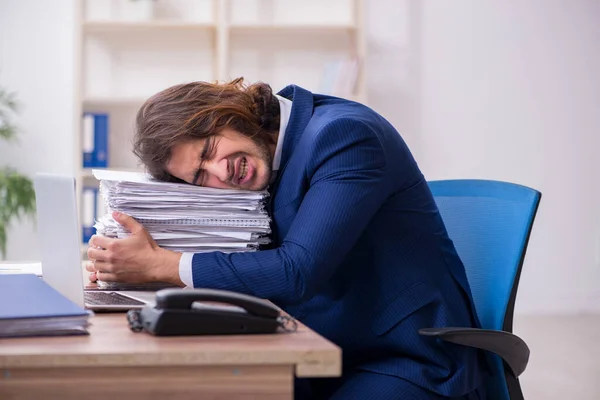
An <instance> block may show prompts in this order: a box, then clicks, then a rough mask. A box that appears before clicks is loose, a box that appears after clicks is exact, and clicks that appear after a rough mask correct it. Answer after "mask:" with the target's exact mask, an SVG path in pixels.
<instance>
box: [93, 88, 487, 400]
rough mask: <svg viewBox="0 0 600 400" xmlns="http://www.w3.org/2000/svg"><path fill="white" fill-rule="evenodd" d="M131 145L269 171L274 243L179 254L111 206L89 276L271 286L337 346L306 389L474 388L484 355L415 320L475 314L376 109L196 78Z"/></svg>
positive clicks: (467, 392) (366, 393) (390, 395)
mask: <svg viewBox="0 0 600 400" xmlns="http://www.w3.org/2000/svg"><path fill="white" fill-rule="evenodd" d="M134 151H135V153H136V155H137V156H138V157H139V158H140V159H141V161H142V162H143V164H145V166H146V168H147V170H148V171H149V172H150V173H151V174H152V175H153V176H154V177H156V178H158V179H161V180H165V181H176V182H182V181H183V182H187V183H189V184H193V185H202V186H210V187H216V188H240V189H251V190H259V189H263V188H266V187H269V190H270V191H271V195H272V199H271V202H270V205H269V208H270V213H271V215H272V218H273V246H272V248H270V249H265V250H261V251H258V252H248V253H233V254H224V253H220V252H214V253H201V254H183V255H182V254H178V253H174V252H170V251H167V250H164V249H161V248H159V247H158V246H157V245H156V243H155V242H154V241H153V240H152V238H151V237H150V236H149V235H148V233H147V232H146V231H145V230H144V228H143V226H141V225H140V224H139V223H137V222H136V221H135V220H133V219H132V218H131V217H129V216H126V215H118V214H115V217H116V218H117V220H118V222H120V223H121V224H122V225H124V226H125V228H127V229H129V230H130V231H131V232H132V235H131V236H130V237H128V238H125V239H108V238H103V237H99V236H94V237H93V238H92V239H91V240H90V248H89V250H88V255H89V257H90V259H91V260H95V262H94V264H89V265H88V271H90V272H91V275H90V279H92V280H95V279H100V280H106V281H127V282H146V281H167V282H172V283H175V284H178V285H182V286H183V285H188V286H194V287H208V288H216V289H226V290H233V291H237V292H241V293H247V294H251V295H254V296H257V297H260V298H266V299H269V300H271V301H273V302H274V303H275V304H277V305H279V306H280V307H282V308H283V309H284V310H285V311H287V312H288V313H289V314H291V315H292V316H294V317H296V318H298V319H299V320H301V321H302V322H303V323H304V324H306V325H307V326H309V327H311V328H312V329H314V330H315V331H317V332H319V333H320V334H321V335H323V336H325V337H327V338H328V339H330V340H332V341H333V342H334V343H336V344H338V345H339V346H340V347H341V348H342V350H343V365H344V370H343V376H342V378H340V379H332V380H328V379H324V380H315V381H312V382H309V381H301V382H299V384H298V388H297V389H298V393H301V394H304V395H306V397H307V398H311V399H313V398H314V399H318V398H332V399H343V400H347V399H367V398H368V399H396V398H398V399H447V398H453V399H454V398H457V399H458V398H460V399H475V398H477V399H479V398H481V397H480V396H481V394H480V393H479V391H478V387H479V386H480V382H481V381H482V372H481V370H482V369H483V368H484V367H483V361H482V359H481V358H480V357H481V355H480V354H478V353H477V352H476V351H475V350H472V349H469V348H466V347H462V346H458V345H452V344H445V343H442V342H438V341H436V340H435V339H431V338H427V337H422V336H419V335H418V333H417V331H418V329H419V328H425V327H441V326H465V327H468V326H479V325H478V321H477V317H476V315H475V312H474V306H473V303H472V299H471V294H470V289H469V286H468V283H467V279H466V275H465V271H464V267H463V265H462V263H461V261H460V259H459V258H458V256H457V254H456V251H455V249H454V247H453V244H452V242H451V240H450V239H449V238H448V236H447V233H446V230H445V227H444V225H443V222H442V220H441V218H440V214H439V213H438V210H437V207H436V205H435V203H434V200H433V198H432V195H431V193H430V191H429V188H428V185H427V182H426V180H425V179H424V177H423V175H422V174H421V172H420V171H419V168H418V167H417V164H416V162H415V160H414V159H413V157H412V156H411V153H410V151H409V149H408V148H407V146H406V145H405V143H404V142H403V140H402V138H401V137H400V135H399V134H398V132H397V131H396V130H395V129H394V128H393V127H392V126H391V125H390V124H389V123H388V122H387V121H386V120H385V119H384V118H383V117H381V116H380V115H378V114H377V113H375V112H374V111H372V110H371V109H369V108H367V107H366V106H364V105H361V104H358V103H355V102H350V101H347V100H342V99H338V98H334V97H329V96H323V95H316V94H312V93H310V92H309V91H307V90H305V89H303V88H301V87H298V86H293V85H292V86H288V87H286V88H285V89H283V90H282V91H281V92H279V94H278V95H273V94H272V92H271V88H270V87H269V86H268V85H266V84H263V83H258V84H254V85H250V86H244V85H243V81H242V80H241V79H237V80H235V81H233V82H230V83H225V84H209V83H204V82H195V83H189V84H183V85H178V86H174V87H171V88H168V89H166V90H164V91H162V92H160V93H158V94H156V95H154V96H153V97H151V98H150V99H149V100H148V101H147V102H146V103H145V104H144V105H143V106H142V107H141V108H140V110H139V112H138V115H137V132H136V139H135V149H134ZM97 247H98V248H97Z"/></svg>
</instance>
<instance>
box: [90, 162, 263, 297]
mask: <svg viewBox="0 0 600 400" xmlns="http://www.w3.org/2000/svg"><path fill="white" fill-rule="evenodd" d="M92 172H93V174H94V176H95V177H96V179H98V180H99V181H100V195H101V198H102V201H103V202H104V210H106V213H105V214H104V215H102V216H101V217H100V218H98V220H97V221H96V223H95V225H94V226H95V228H96V231H97V234H99V235H103V236H106V237H110V238H125V237H127V236H129V235H130V233H129V232H127V231H126V230H125V229H124V228H123V227H122V226H121V225H120V224H119V223H117V222H116V221H115V220H114V219H113V217H112V212H113V211H119V212H122V213H124V214H127V215H130V216H132V217H133V218H135V219H136V220H137V221H138V222H140V223H141V224H142V225H144V228H145V229H146V230H147V231H148V233H149V234H150V236H152V238H153V239H154V240H155V241H156V243H157V244H158V245H159V246H160V247H162V248H165V249H168V250H172V251H177V252H192V253H204V252H211V251H220V252H224V253H234V252H246V251H256V250H258V249H259V248H260V247H261V246H263V245H266V244H269V243H270V242H271V238H270V233H271V227H270V226H271V225H270V223H271V219H270V217H269V215H268V213H267V210H266V205H267V202H268V200H269V192H268V191H266V190H263V191H250V190H234V189H215V188H206V187H200V186H195V185H189V184H185V183H169V182H160V181H156V180H154V179H153V178H152V177H151V176H149V175H148V174H145V173H139V172H132V171H115V170H93V171H92ZM101 285H104V287H108V286H109V284H108V283H101ZM112 286H114V285H112ZM113 288H114V287H113Z"/></svg>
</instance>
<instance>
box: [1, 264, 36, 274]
mask: <svg viewBox="0 0 600 400" xmlns="http://www.w3.org/2000/svg"><path fill="white" fill-rule="evenodd" d="M0 274H34V275H37V276H42V263H41V262H33V263H25V262H23V263H19V262H10V263H6V262H0Z"/></svg>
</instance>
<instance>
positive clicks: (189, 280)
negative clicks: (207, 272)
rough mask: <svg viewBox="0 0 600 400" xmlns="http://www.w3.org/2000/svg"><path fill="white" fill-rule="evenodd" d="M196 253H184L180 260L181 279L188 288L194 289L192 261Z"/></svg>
mask: <svg viewBox="0 0 600 400" xmlns="http://www.w3.org/2000/svg"><path fill="white" fill-rule="evenodd" d="M193 258H194V253H182V254H181V258H180V259H179V279H181V282H183V283H184V284H185V285H186V286H188V287H191V288H193V287H194V276H193V274H192V259H193Z"/></svg>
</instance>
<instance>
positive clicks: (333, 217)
mask: <svg viewBox="0 0 600 400" xmlns="http://www.w3.org/2000/svg"><path fill="white" fill-rule="evenodd" d="M324 129H325V130H329V131H328V132H327V131H325V132H321V133H320V134H319V137H318V138H317V139H316V141H315V143H314V149H313V150H314V152H315V154H316V158H317V159H318V168H316V170H315V171H314V174H313V175H312V177H311V182H310V188H309V190H308V192H307V194H306V196H305V197H304V199H303V201H302V204H301V205H300V208H299V210H298V214H297V216H296V218H295V220H294V221H293V223H292V226H291V227H290V230H289V232H288V234H287V236H286V237H285V238H284V240H283V243H282V245H281V246H280V247H279V248H277V249H273V250H265V251H257V252H248V253H231V254H224V253H220V252H214V253H198V254H195V255H194V257H193V261H192V265H193V278H194V286H195V287H209V288H217V289H227V290H233V291H237V292H242V293H247V294H251V295H254V296H258V297H261V298H268V299H271V300H274V301H281V302H285V303H288V304H293V303H298V302H301V301H303V300H305V299H307V298H310V297H311V296H312V295H313V294H314V292H315V290H316V288H317V287H318V284H319V283H320V282H323V281H324V280H326V279H328V278H329V277H330V276H331V275H332V274H333V272H334V271H335V269H336V268H337V266H338V265H339V264H340V263H341V262H342V260H343V259H344V257H345V256H346V255H347V253H348V252H349V251H350V249H351V248H352V247H353V246H354V244H355V243H356V241H357V240H358V238H359V237H360V235H361V234H362V232H363V230H364V229H365V227H366V226H367V224H368V223H369V221H370V220H371V218H372V217H373V215H374V214H375V212H376V211H377V210H378V209H379V207H380V206H381V205H382V204H383V202H384V201H385V199H386V198H387V197H388V195H389V194H390V190H391V188H390V187H391V186H392V185H391V182H390V181H389V180H386V175H385V168H386V159H385V153H384V150H383V148H382V146H381V143H380V141H379V139H378V137H377V136H376V135H375V134H374V133H373V132H372V131H370V129H369V128H368V127H366V126H365V125H363V124H362V123H359V122H356V121H348V120H342V121H336V122H335V123H333V124H331V126H329V127H326V128H324ZM388 179H389V178H388Z"/></svg>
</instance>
